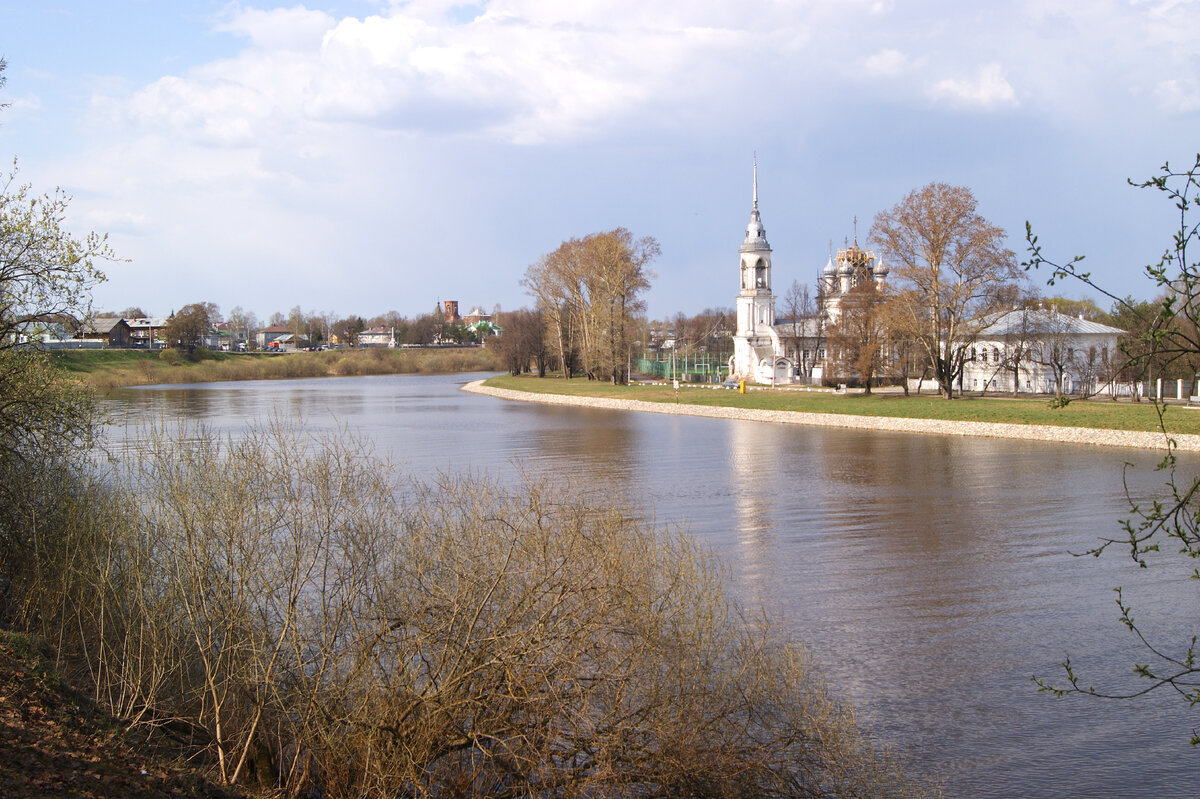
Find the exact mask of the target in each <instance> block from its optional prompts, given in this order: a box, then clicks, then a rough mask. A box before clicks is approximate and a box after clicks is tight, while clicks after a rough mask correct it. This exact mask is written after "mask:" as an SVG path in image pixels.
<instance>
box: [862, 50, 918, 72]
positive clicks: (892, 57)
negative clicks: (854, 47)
mask: <svg viewBox="0 0 1200 799" xmlns="http://www.w3.org/2000/svg"><path fill="white" fill-rule="evenodd" d="M910 65H911V62H910V61H909V58H908V56H906V55H905V54H904V53H902V52H900V51H899V50H890V49H889V50H880V51H879V52H878V53H875V55H873V56H870V57H868V58H867V60H866V62H865V63H864V64H863V66H864V67H865V69H866V72H867V74H868V75H876V76H889V75H899V74H900V73H902V72H904V71H906V70H907V69H908V68H909V66H910Z"/></svg>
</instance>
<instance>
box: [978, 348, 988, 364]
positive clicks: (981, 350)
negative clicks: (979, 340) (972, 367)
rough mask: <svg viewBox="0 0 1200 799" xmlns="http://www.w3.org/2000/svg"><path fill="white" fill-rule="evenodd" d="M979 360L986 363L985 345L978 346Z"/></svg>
mask: <svg viewBox="0 0 1200 799" xmlns="http://www.w3.org/2000/svg"><path fill="white" fill-rule="evenodd" d="M979 360H980V361H981V362H982V363H987V347H980V348H979Z"/></svg>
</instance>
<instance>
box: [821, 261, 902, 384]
mask: <svg viewBox="0 0 1200 799" xmlns="http://www.w3.org/2000/svg"><path fill="white" fill-rule="evenodd" d="M886 300H887V298H886V296H885V295H884V294H883V292H881V291H880V290H879V287H878V285H877V284H876V283H875V281H873V280H863V281H860V282H859V283H858V284H857V285H855V286H854V287H852V288H851V289H850V291H848V292H846V293H845V294H844V295H842V302H841V309H840V311H841V313H840V315H839V317H838V319H837V321H836V322H835V323H833V324H832V325H830V328H829V340H828V346H829V351H830V354H831V356H832V357H831V358H830V361H831V363H832V365H833V366H834V369H835V370H836V374H838V375H845V376H854V377H857V378H858V379H859V380H860V381H861V382H862V384H863V387H864V389H865V390H866V393H867V394H870V393H871V383H872V382H873V381H874V380H875V379H876V378H877V377H878V376H879V375H880V374H882V373H884V372H885V371H887V368H888V365H889V364H888V360H887V358H888V329H887V317H886V315H885V313H884V304H885V302H886Z"/></svg>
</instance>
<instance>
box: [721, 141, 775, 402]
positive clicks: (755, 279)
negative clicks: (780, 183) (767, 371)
mask: <svg viewBox="0 0 1200 799" xmlns="http://www.w3.org/2000/svg"><path fill="white" fill-rule="evenodd" d="M738 252H739V254H740V263H739V272H740V274H741V288H740V290H739V291H738V296H737V303H736V304H737V330H736V332H735V333H734V337H733V360H732V362H731V364H730V376H731V377H734V378H736V379H741V380H757V379H758V374H757V372H758V368H757V366H758V362H759V360H760V359H761V358H762V357H763V356H764V355H767V353H768V352H769V351H770V349H771V346H772V342H771V326H772V325H774V324H775V295H774V294H772V293H771V245H770V244H768V243H767V232H766V230H765V229H764V228H763V225H762V219H761V218H759V215H758V158H757V157H756V158H755V159H754V205H753V207H752V209H751V211H750V224H748V225H746V238H745V239H744V240H743V241H742V246H741V247H739V248H738ZM764 348H765V350H764Z"/></svg>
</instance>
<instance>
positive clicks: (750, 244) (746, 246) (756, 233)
mask: <svg viewBox="0 0 1200 799" xmlns="http://www.w3.org/2000/svg"><path fill="white" fill-rule="evenodd" d="M770 249H771V245H769V244H767V232H766V231H765V230H763V225H762V219H761V218H760V217H759V215H758V153H757V152H755V154H754V208H753V209H751V211H750V224H749V225H747V226H746V238H745V240H744V241H743V242H742V247H741V251H742V252H754V251H756V250H768V251H769V250H770Z"/></svg>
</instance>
